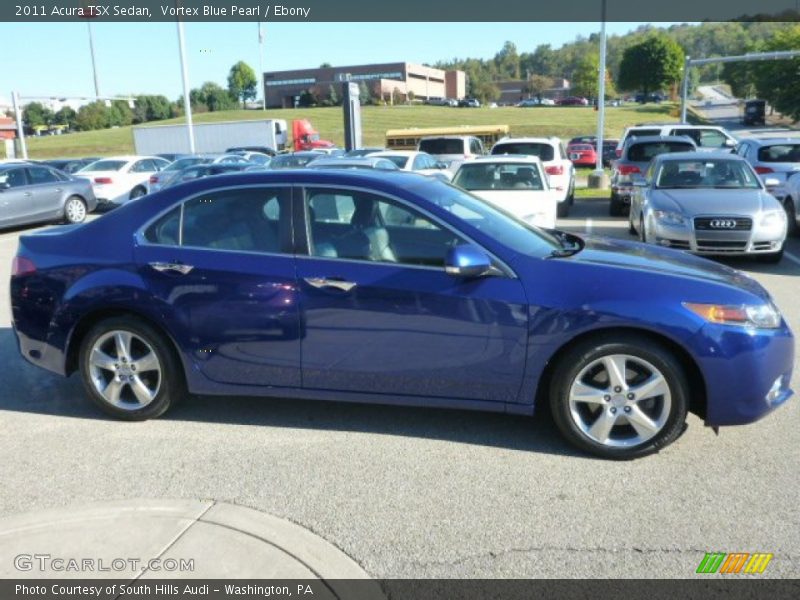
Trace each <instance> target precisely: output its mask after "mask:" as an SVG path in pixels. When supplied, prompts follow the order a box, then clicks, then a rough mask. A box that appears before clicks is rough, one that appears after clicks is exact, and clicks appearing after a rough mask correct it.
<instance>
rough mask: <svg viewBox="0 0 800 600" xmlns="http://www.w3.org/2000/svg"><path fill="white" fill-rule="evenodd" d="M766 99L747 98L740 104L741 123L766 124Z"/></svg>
mask: <svg viewBox="0 0 800 600" xmlns="http://www.w3.org/2000/svg"><path fill="white" fill-rule="evenodd" d="M766 124H767V101H766V100H747V101H746V102H745V103H744V104H743V105H742V125H766Z"/></svg>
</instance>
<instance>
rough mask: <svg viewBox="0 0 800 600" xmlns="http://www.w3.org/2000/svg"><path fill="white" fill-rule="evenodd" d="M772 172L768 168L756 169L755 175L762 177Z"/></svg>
mask: <svg viewBox="0 0 800 600" xmlns="http://www.w3.org/2000/svg"><path fill="white" fill-rule="evenodd" d="M774 172H775V171H773V170H772V169H771V168H769V167H756V173H758V174H759V175H764V174H766V173H774Z"/></svg>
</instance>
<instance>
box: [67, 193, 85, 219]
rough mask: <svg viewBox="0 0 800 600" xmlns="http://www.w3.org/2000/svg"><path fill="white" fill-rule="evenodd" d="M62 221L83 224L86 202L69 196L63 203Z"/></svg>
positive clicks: (77, 197)
mask: <svg viewBox="0 0 800 600" xmlns="http://www.w3.org/2000/svg"><path fill="white" fill-rule="evenodd" d="M64 220H65V221H66V222H67V223H83V222H84V221H85V220H86V202H84V201H83V198H80V197H79V196H70V197H69V198H67V201H66V202H65V203H64Z"/></svg>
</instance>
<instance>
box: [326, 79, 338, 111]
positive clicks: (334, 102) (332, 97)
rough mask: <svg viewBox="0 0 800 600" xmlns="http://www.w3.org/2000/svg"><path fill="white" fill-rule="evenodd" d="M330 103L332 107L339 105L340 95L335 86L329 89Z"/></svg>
mask: <svg viewBox="0 0 800 600" xmlns="http://www.w3.org/2000/svg"><path fill="white" fill-rule="evenodd" d="M328 102H329V103H330V105H331V106H338V104H339V94H337V93H336V86H335V85H333V84H331V85H330V86H329V87H328Z"/></svg>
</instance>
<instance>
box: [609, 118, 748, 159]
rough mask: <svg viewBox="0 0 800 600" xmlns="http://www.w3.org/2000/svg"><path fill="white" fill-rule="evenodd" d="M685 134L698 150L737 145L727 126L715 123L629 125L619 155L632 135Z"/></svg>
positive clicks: (618, 147)
mask: <svg viewBox="0 0 800 600" xmlns="http://www.w3.org/2000/svg"><path fill="white" fill-rule="evenodd" d="M654 135H657V136H662V137H663V136H670V135H677V136H684V137H688V138H690V139H691V140H692V141H693V142H694V143H695V145H696V146H697V150H698V152H714V151H719V150H723V151H724V150H728V151H730V150H732V149H733V148H734V147H735V146H736V138H734V137H733V136H732V135H731V134H730V133H728V132H727V131H726V130H725V128H723V127H717V126H714V125H688V124H686V123H652V124H649V125H648V124H644V125H634V126H633V127H628V128H626V129H625V131H624V132H623V134H622V137H621V138H620V140H619V144H617V156H618V157H619V156H620V155H621V154H622V149H623V148H624V147H625V142H626V141H627V139H628V138H629V137H631V136H635V137H650V136H654Z"/></svg>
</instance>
